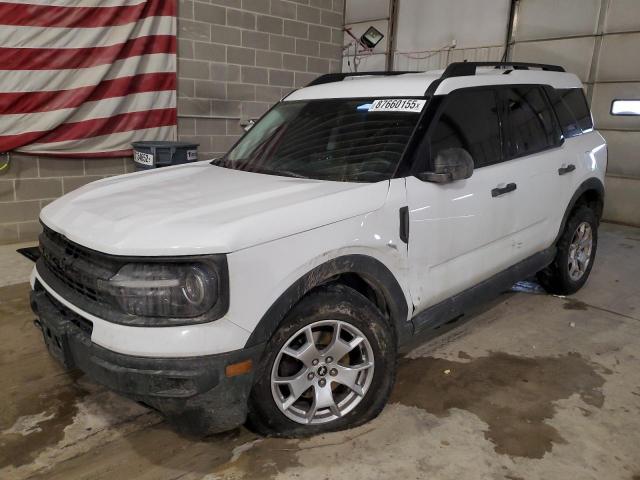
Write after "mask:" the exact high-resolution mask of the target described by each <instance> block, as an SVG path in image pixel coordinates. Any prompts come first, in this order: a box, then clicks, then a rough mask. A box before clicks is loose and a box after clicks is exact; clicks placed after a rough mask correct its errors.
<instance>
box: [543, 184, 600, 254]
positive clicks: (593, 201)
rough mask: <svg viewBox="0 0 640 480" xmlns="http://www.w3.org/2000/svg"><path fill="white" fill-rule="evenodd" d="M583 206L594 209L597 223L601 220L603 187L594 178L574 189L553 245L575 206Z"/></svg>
mask: <svg viewBox="0 0 640 480" xmlns="http://www.w3.org/2000/svg"><path fill="white" fill-rule="evenodd" d="M583 204H586V205H588V206H590V207H591V208H593V209H594V211H595V213H596V217H597V218H598V221H599V220H600V218H602V211H603V209H604V185H603V184H602V181H601V180H600V179H598V178H595V177H592V178H589V179H587V180H585V181H584V182H582V183H581V184H580V186H579V187H578V188H577V189H576V191H575V193H574V194H573V196H572V197H571V200H570V201H569V205H568V206H567V208H566V210H565V212H564V215H563V217H562V222H561V223H560V230H558V235H557V236H556V238H555V240H554V241H553V243H554V244H556V243H557V242H558V240H559V239H560V236H561V235H562V232H563V231H564V228H565V225H566V224H567V221H568V220H569V216H570V215H571V212H573V210H574V209H575V208H576V206H578V205H583Z"/></svg>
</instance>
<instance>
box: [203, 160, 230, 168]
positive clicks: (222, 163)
mask: <svg viewBox="0 0 640 480" xmlns="http://www.w3.org/2000/svg"><path fill="white" fill-rule="evenodd" d="M234 163H235V162H232V161H230V160H228V159H227V158H225V157H220V158H214V159H213V160H211V161H210V162H209V164H210V165H215V166H216V167H224V168H233V164H234Z"/></svg>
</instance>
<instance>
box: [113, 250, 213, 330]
mask: <svg viewBox="0 0 640 480" xmlns="http://www.w3.org/2000/svg"><path fill="white" fill-rule="evenodd" d="M101 283H102V285H101V287H102V289H104V291H105V292H106V293H107V294H108V295H109V296H110V297H111V299H112V302H113V303H114V304H115V305H116V306H119V307H120V309H122V311H123V312H125V313H128V314H131V315H136V316H140V317H162V318H193V317H198V316H201V315H204V314H205V313H207V312H208V311H209V310H211V309H212V308H213V307H214V306H215V305H216V303H217V302H218V300H219V297H220V278H219V275H218V272H217V271H216V268H215V267H214V266H213V265H210V264H207V263H205V262H201V263H198V262H196V263H168V264H164V263H128V264H126V265H124V266H123V267H122V268H120V270H119V271H118V273H117V274H116V275H114V276H113V277H111V278H110V279H109V280H108V281H102V282H101Z"/></svg>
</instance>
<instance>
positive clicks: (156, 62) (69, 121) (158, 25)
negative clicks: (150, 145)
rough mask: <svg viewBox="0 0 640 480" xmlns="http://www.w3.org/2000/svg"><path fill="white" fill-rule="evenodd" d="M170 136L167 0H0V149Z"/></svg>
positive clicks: (119, 148) (80, 150) (115, 143)
mask: <svg viewBox="0 0 640 480" xmlns="http://www.w3.org/2000/svg"><path fill="white" fill-rule="evenodd" d="M175 137H176V0H27V1H25V0H15V1H11V0H10V1H0V152H5V151H10V150H17V151H21V152H25V153H30V154H41V155H59V156H80V157H108V156H122V155H128V154H130V153H131V150H130V148H131V142H133V141H136V140H174V139H175Z"/></svg>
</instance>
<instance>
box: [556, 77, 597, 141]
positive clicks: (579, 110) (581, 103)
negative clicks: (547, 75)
mask: <svg viewBox="0 0 640 480" xmlns="http://www.w3.org/2000/svg"><path fill="white" fill-rule="evenodd" d="M554 93H555V95H551V97H552V99H553V103H554V107H555V110H556V114H557V115H558V120H559V122H560V127H561V128H562V133H563V135H564V136H565V137H566V138H571V137H575V136H576V135H580V134H582V133H583V132H587V131H590V130H592V129H593V120H592V119H591V111H590V110H589V105H588V103H587V99H586V98H585V96H584V92H583V91H582V89H581V88H565V89H555V92H554Z"/></svg>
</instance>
